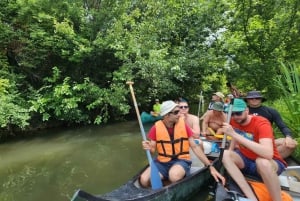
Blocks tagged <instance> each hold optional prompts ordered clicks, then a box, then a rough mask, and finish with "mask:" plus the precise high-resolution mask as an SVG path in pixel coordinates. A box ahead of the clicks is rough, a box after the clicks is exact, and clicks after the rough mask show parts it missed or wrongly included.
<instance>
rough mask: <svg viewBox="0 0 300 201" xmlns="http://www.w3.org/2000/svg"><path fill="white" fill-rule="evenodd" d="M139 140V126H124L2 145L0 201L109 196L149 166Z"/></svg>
mask: <svg viewBox="0 0 300 201" xmlns="http://www.w3.org/2000/svg"><path fill="white" fill-rule="evenodd" d="M141 139H142V137H141V134H140V130H139V127H138V124H137V123H136V122H126V123H118V124H114V125H108V126H104V127H96V126H90V127H85V128H79V129H68V130H58V131H55V130H52V131H48V132H47V133H46V134H43V135H40V136H39V137H34V138H31V139H25V140H18V141H15V142H10V143H6V144H2V145H0V185H1V186H0V201H54V200H55V201H64V200H66V201H67V200H70V198H71V197H72V195H73V193H74V192H75V191H76V189H79V188H81V189H84V190H86V191H88V192H91V193H94V194H101V193H105V192H108V191H110V190H112V189H114V188H116V187H118V186H120V185H121V184H123V183H125V182H126V181H127V180H128V179H130V178H131V177H132V176H133V175H135V173H136V172H137V170H139V169H141V168H142V167H143V166H144V165H145V164H147V157H146V154H145V152H144V151H143V150H142V148H141ZM198 200H199V201H200V200H204V198H203V196H202V197H201V196H200V195H198V196H196V197H195V198H194V199H192V201H198Z"/></svg>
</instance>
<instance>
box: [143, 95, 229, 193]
mask: <svg viewBox="0 0 300 201" xmlns="http://www.w3.org/2000/svg"><path fill="white" fill-rule="evenodd" d="M179 113H180V109H179V107H178V104H176V103H175V102H173V101H171V100H168V101H164V102H163V103H162V105H161V111H160V115H161V116H162V118H163V119H162V120H159V121H157V122H156V123H155V125H154V126H152V127H151V129H150V131H149V133H148V138H149V139H150V141H149V140H145V141H143V142H142V145H143V148H144V149H145V150H150V152H152V153H154V152H155V151H157V158H156V159H155V160H154V162H155V164H156V166H157V168H158V170H159V173H160V177H161V178H162V179H163V180H168V181H170V182H171V183H174V182H176V181H178V180H180V179H182V178H184V177H185V176H186V175H188V174H189V172H190V168H191V163H192V161H191V158H190V154H189V149H190V148H191V149H192V150H193V152H194V153H195V155H196V156H197V157H198V158H199V159H200V160H201V161H202V162H203V164H204V165H205V166H207V167H208V168H209V170H210V173H211V175H212V176H213V177H214V179H215V180H216V181H221V182H222V183H223V184H225V179H224V177H223V176H222V175H221V174H220V173H219V172H218V171H217V170H216V169H215V168H214V167H213V166H212V165H211V163H210V161H209V160H208V158H207V157H206V155H205V154H204V153H203V151H202V149H201V148H200V147H199V146H197V145H196V144H195V142H194V138H193V133H192V131H191V129H190V128H189V127H188V126H187V125H186V124H185V122H184V120H183V118H180V114H179ZM150 176H151V175H150V168H149V167H148V168H147V169H146V170H145V171H144V172H143V173H142V175H141V177H140V183H141V185H142V186H144V187H148V186H150Z"/></svg>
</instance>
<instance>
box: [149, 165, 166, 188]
mask: <svg viewBox="0 0 300 201" xmlns="http://www.w3.org/2000/svg"><path fill="white" fill-rule="evenodd" d="M150 168H151V186H152V189H153V190H157V189H160V188H162V187H163V184H162V181H161V178H160V176H159V171H158V169H157V167H156V164H155V163H154V162H153V160H152V161H151V163H150Z"/></svg>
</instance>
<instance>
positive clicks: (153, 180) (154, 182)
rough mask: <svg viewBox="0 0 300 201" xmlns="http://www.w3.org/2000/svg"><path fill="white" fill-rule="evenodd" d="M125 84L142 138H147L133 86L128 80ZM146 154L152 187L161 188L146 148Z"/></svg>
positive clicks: (158, 177)
mask: <svg viewBox="0 0 300 201" xmlns="http://www.w3.org/2000/svg"><path fill="white" fill-rule="evenodd" d="M127 84H128V85H129V88H130V93H131V96H132V100H133V104H134V108H135V111H136V116H137V118H138V122H139V125H140V129H141V134H142V137H143V140H144V141H145V140H147V138H146V134H145V130H144V126H143V123H142V120H141V116H140V112H139V108H138V105H137V101H136V99H135V95H134V91H133V87H132V85H133V82H131V81H128V82H127ZM146 154H147V159H148V162H149V165H150V169H151V175H150V179H151V185H152V189H154V190H156V189H160V188H162V186H163V184H162V181H161V178H160V174H159V171H158V169H157V167H156V165H155V163H154V162H153V160H152V157H151V153H150V150H146Z"/></svg>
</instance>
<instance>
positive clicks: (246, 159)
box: [221, 99, 287, 201]
mask: <svg viewBox="0 0 300 201" xmlns="http://www.w3.org/2000/svg"><path fill="white" fill-rule="evenodd" d="M221 130H222V131H223V133H226V134H227V135H228V136H231V137H232V140H231V143H230V147H229V149H228V150H224V153H223V160H222V163H223V165H224V167H225V169H226V170H227V172H228V174H229V175H230V176H231V177H232V178H233V180H234V181H235V182H236V183H237V184H238V186H239V187H240V188H241V190H242V191H243V193H244V194H245V195H246V196H247V198H249V199H251V200H253V201H256V200H257V198H256V196H255V194H254V193H253V191H252V189H251V187H250V186H249V184H248V182H247V181H246V179H245V177H244V174H246V175H251V176H254V177H258V178H261V179H262V181H263V182H264V184H265V185H266V187H267V189H268V192H269V194H270V196H271V198H272V200H273V201H281V194H280V190H281V188H280V183H279V178H278V175H279V174H280V173H281V172H282V171H283V170H284V169H285V168H286V166H287V164H286V162H285V161H284V160H283V159H282V158H281V156H280V155H279V153H278V150H277V149H276V146H275V142H274V135H273V129H272V126H271V124H270V122H269V121H268V120H267V119H265V118H264V117H260V116H253V115H249V109H248V108H247V105H246V103H245V102H244V100H242V99H234V104H233V108H232V113H231V121H230V124H229V123H223V126H222V129H221Z"/></svg>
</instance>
